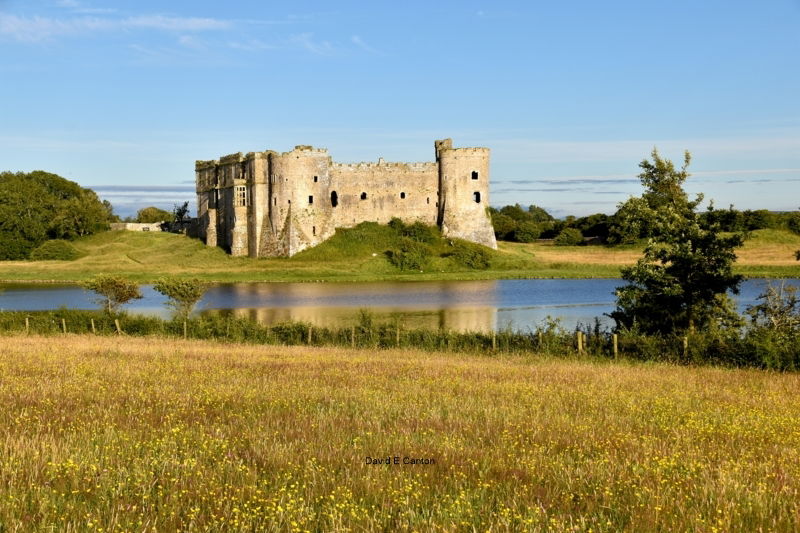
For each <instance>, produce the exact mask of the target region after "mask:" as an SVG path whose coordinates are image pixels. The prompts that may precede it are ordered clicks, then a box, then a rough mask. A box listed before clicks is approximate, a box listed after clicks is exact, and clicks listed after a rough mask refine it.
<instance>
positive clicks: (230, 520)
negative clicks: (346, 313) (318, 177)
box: [0, 321, 800, 532]
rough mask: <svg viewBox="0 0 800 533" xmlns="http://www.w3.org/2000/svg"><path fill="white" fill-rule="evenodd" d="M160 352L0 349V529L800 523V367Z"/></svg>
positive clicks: (123, 347) (785, 526) (42, 343)
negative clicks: (780, 370) (797, 370)
mask: <svg viewBox="0 0 800 533" xmlns="http://www.w3.org/2000/svg"><path fill="white" fill-rule="evenodd" d="M141 323H142V324H144V323H145V321H143V322H141ZM235 324H239V325H241V324H243V323H241V322H230V325H231V326H232V327H234V325H235ZM239 334H243V333H239ZM153 339H154V338H153V337H143V338H137V337H130V336H126V337H121V338H120V337H112V336H96V337H93V336H87V335H73V334H68V335H62V336H58V337H56V336H39V335H31V336H25V335H12V336H6V337H4V338H3V339H2V344H0V402H1V403H2V405H3V409H0V432H2V435H3V438H2V439H0V495H2V497H0V530H3V531H65V532H69V531H103V532H109V531H137V532H138V531H334V532H336V531H597V532H612V531H635V532H639V531H704V532H711V531H779V532H780V531H787V532H788V531H797V530H798V528H800V521H799V520H800V518H798V517H800V481H798V480H800V432H798V431H797V428H798V427H800V394H798V393H800V376H797V375H793V374H783V375H780V374H774V373H768V372H761V371H754V370H746V371H744V370H726V369H718V368H689V367H679V366H672V365H661V364H658V365H638V364H633V365H631V364H615V365H611V364H598V363H597V362H587V361H574V360H573V361H559V360H555V359H552V358H544V359H541V358H530V357H519V356H507V357H498V358H486V357H472V356H465V355H461V356H454V355H453V354H444V353H440V352H421V351H415V350H372V349H370V350H351V349H347V348H321V347H308V346H303V347H280V346H255V345H227V346H222V345H220V344H219V343H210V342H206V341H183V340H175V339H169V338H160V339H158V342H153ZM387 456H388V457H391V458H392V461H393V459H394V457H398V458H399V461H400V464H398V465H395V464H390V465H383V464H379V465H375V464H367V460H366V458H367V457H372V458H383V457H387ZM405 457H408V458H421V459H428V460H433V463H432V464H403V463H402V461H403V458H405Z"/></svg>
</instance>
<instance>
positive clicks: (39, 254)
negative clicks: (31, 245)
mask: <svg viewBox="0 0 800 533" xmlns="http://www.w3.org/2000/svg"><path fill="white" fill-rule="evenodd" d="M81 256H82V254H81V253H80V252H79V251H78V249H77V248H75V247H74V246H73V245H72V243H70V242H69V241H64V240H61V239H54V240H52V241H45V242H43V243H42V244H41V245H40V246H39V247H38V248H36V249H34V250H33V251H32V252H31V259H32V260H33V261H74V260H75V259H78V258H79V257H81Z"/></svg>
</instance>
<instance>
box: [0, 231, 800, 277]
mask: <svg viewBox="0 0 800 533" xmlns="http://www.w3.org/2000/svg"><path fill="white" fill-rule="evenodd" d="M74 244H75V247H76V248H78V250H79V251H80V252H81V253H82V254H84V256H83V257H81V258H79V259H77V260H74V261H4V262H0V280H5V281H76V280H82V279H87V278H90V277H93V276H95V275H97V274H99V273H109V272H113V273H115V274H119V275H122V276H125V277H128V278H131V279H134V280H138V281H142V282H145V281H153V280H154V279H156V278H158V277H160V276H162V275H174V276H186V277H199V278H201V279H204V280H208V281H219V282H249V281H377V280H471V279H504V278H508V279H511V278H591V277H617V276H619V269H620V267H621V266H624V265H627V264H632V263H633V262H635V261H636V259H637V258H638V257H639V255H640V254H641V249H640V248H637V247H617V248H610V247H605V246H554V245H553V244H552V243H532V244H519V243H505V242H503V243H500V245H499V250H498V252H497V253H495V254H493V256H492V259H491V266H490V268H489V269H488V270H473V269H470V268H467V267H464V266H462V265H459V264H457V263H456V262H454V261H453V260H452V259H450V258H448V257H446V256H445V257H439V256H437V257H435V258H434V259H433V260H432V262H431V265H430V267H429V268H428V269H426V270H425V271H424V272H404V271H400V270H398V269H397V268H396V267H394V266H393V265H392V264H391V263H390V262H389V261H388V259H387V256H386V252H387V250H390V249H391V248H392V247H394V246H396V245H397V239H396V236H395V235H392V234H391V232H390V231H388V228H386V227H375V226H373V227H367V228H353V229H350V230H340V231H339V232H338V233H337V235H336V236H335V237H334V238H333V239H331V240H329V241H327V242H325V243H323V244H321V245H319V246H317V247H315V248H312V249H310V250H306V251H304V252H302V253H300V254H298V255H296V256H295V257H292V258H282V259H257V260H254V259H249V258H243V257H231V256H229V255H227V254H226V253H225V252H224V251H223V250H221V249H219V248H209V247H206V246H205V245H203V244H202V243H201V242H200V241H198V240H195V239H189V238H187V237H184V236H181V235H173V234H168V233H144V232H141V233H138V232H125V231H112V232H105V233H101V234H98V235H93V236H91V237H87V238H85V239H80V240H78V241H76V242H75V243H74ZM446 246H447V244H446V241H442V242H439V243H437V244H436V249H437V250H438V252H441V253H444V254H445V255H446ZM797 249H800V236H798V235H794V234H791V233H789V232H786V231H783V230H759V231H755V232H753V235H752V237H751V238H750V239H749V240H748V241H747V242H746V244H745V246H744V248H743V249H742V250H740V251H739V252H738V257H739V260H738V262H737V265H736V269H737V270H738V271H739V272H741V273H743V274H745V275H747V276H751V277H775V278H780V277H798V276H800V263H798V262H797V261H796V260H795V258H794V251H795V250H797Z"/></svg>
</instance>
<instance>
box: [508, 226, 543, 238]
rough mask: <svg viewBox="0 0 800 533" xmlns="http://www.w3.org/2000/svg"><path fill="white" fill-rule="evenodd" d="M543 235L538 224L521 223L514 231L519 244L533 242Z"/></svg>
mask: <svg viewBox="0 0 800 533" xmlns="http://www.w3.org/2000/svg"><path fill="white" fill-rule="evenodd" d="M541 234H542V229H541V227H539V224H537V223H536V222H528V221H525V222H520V223H519V225H518V226H517V229H516V230H514V240H516V241H517V242H533V241H535V240H536V239H538V238H539V235H541Z"/></svg>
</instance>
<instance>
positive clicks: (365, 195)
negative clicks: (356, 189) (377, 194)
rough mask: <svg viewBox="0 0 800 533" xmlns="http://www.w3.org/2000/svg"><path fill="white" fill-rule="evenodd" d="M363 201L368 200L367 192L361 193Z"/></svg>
mask: <svg viewBox="0 0 800 533" xmlns="http://www.w3.org/2000/svg"><path fill="white" fill-rule="evenodd" d="M361 199H362V200H366V199H367V193H365V192H362V193H361Z"/></svg>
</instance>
